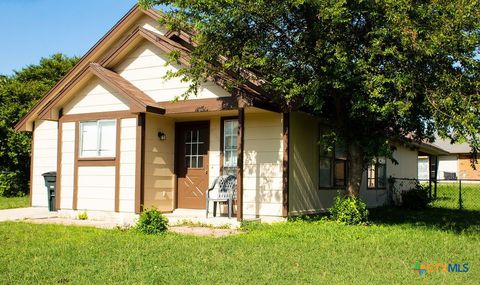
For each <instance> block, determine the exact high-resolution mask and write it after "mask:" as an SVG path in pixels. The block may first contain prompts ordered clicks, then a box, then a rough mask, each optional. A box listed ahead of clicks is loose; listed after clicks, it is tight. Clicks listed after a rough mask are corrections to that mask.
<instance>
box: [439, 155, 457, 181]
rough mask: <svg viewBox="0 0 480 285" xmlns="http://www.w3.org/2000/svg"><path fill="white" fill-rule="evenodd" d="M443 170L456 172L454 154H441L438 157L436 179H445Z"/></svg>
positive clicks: (455, 157)
mask: <svg viewBox="0 0 480 285" xmlns="http://www.w3.org/2000/svg"><path fill="white" fill-rule="evenodd" d="M445 172H455V173H456V174H457V177H458V176H459V174H458V161H457V156H456V155H442V156H439V157H438V172H437V179H445Z"/></svg>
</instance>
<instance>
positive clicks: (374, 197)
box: [289, 113, 418, 215]
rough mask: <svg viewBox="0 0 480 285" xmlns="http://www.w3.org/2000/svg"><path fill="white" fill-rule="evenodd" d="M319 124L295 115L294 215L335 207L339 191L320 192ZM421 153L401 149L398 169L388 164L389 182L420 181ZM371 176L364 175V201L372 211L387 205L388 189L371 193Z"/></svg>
mask: <svg viewBox="0 0 480 285" xmlns="http://www.w3.org/2000/svg"><path fill="white" fill-rule="evenodd" d="M318 124H319V121H318V119H316V118H313V117H311V116H309V115H306V114H304V113H292V114H291V119H290V153H289V155H290V182H289V186H290V188H289V190H290V191H289V212H290V214H292V215H298V214H306V213H315V212H320V211H325V210H326V209H327V208H328V207H330V206H331V204H332V201H333V198H334V197H335V196H336V195H337V192H338V190H337V189H319V187H318V185H319V183H318V144H317V142H318ZM417 155H418V153H417V151H416V150H411V149H409V148H406V147H403V146H397V150H396V151H395V152H394V154H393V156H394V158H395V159H396V160H397V161H398V162H399V164H398V165H395V164H393V163H392V162H391V161H390V160H387V178H388V177H390V176H393V177H406V178H416V177H417V167H418V165H417ZM366 181H367V174H366V172H365V173H364V174H363V179H362V185H361V189H360V197H361V198H362V199H363V200H364V201H365V202H366V203H367V205H368V206H369V207H377V206H381V205H384V204H385V203H386V202H387V199H388V196H387V191H386V190H385V189H367V186H366Z"/></svg>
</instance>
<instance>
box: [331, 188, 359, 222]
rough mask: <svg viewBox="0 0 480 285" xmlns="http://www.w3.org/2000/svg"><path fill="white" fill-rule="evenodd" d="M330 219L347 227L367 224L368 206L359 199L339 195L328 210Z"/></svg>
mask: <svg viewBox="0 0 480 285" xmlns="http://www.w3.org/2000/svg"><path fill="white" fill-rule="evenodd" d="M328 211H329V213H330V218H331V219H332V220H334V221H337V222H340V223H344V224H347V225H360V224H364V223H366V222H367V218H368V210H367V205H365V203H364V202H363V201H362V200H361V199H360V198H358V197H349V196H343V195H338V196H337V197H335V200H334V201H333V205H332V207H331V208H329V209H328Z"/></svg>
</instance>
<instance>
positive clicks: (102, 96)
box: [63, 78, 130, 115]
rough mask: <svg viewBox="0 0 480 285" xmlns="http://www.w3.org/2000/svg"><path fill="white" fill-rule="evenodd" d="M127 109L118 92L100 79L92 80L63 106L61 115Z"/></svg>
mask: <svg viewBox="0 0 480 285" xmlns="http://www.w3.org/2000/svg"><path fill="white" fill-rule="evenodd" d="M129 109H130V108H129V106H128V104H127V102H126V101H125V99H123V98H122V97H121V96H120V95H119V94H118V92H116V91H114V90H113V89H112V88H110V87H108V86H107V85H106V84H105V83H103V82H102V81H101V80H100V79H98V78H94V79H92V80H91V81H90V82H89V83H88V84H87V85H85V87H84V88H82V89H81V91H79V92H78V93H77V94H75V97H73V99H72V100H71V101H70V102H69V103H67V104H66V105H65V107H64V108H63V113H64V114H67V115H71V114H85V113H96V112H110V111H125V110H129Z"/></svg>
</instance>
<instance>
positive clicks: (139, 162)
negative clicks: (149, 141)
mask: <svg viewBox="0 0 480 285" xmlns="http://www.w3.org/2000/svg"><path fill="white" fill-rule="evenodd" d="M135 140H136V154H135V156H136V160H135V213H137V214H140V213H141V212H142V211H143V199H144V197H143V196H144V193H143V191H144V179H145V113H140V114H138V117H137V127H136V136H135ZM117 147H118V146H117Z"/></svg>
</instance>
